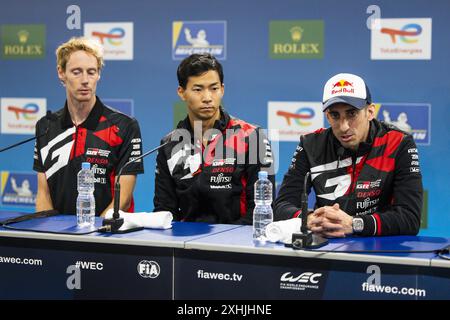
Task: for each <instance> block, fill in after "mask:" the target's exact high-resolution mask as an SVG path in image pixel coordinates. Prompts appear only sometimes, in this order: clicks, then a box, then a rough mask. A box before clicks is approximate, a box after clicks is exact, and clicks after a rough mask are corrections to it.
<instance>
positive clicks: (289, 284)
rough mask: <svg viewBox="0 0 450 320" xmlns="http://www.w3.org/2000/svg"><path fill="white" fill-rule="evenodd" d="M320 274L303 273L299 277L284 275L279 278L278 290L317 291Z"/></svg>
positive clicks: (289, 274)
mask: <svg viewBox="0 0 450 320" xmlns="http://www.w3.org/2000/svg"><path fill="white" fill-rule="evenodd" d="M321 277H322V273H314V272H303V273H302V274H300V275H293V274H292V273H291V272H286V273H284V274H283V275H282V276H281V278H280V289H288V290H302V291H303V290H305V289H319V282H320V279H321Z"/></svg>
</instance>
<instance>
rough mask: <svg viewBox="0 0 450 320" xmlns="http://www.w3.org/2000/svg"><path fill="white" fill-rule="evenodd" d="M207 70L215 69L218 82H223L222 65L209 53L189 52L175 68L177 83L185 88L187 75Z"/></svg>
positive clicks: (194, 74)
mask: <svg viewBox="0 0 450 320" xmlns="http://www.w3.org/2000/svg"><path fill="white" fill-rule="evenodd" d="M209 70H214V71H217V73H218V74H219V78H220V84H223V70H222V65H221V64H220V63H219V61H217V59H216V58H215V57H214V56H213V55H211V54H209V53H204V54H196V53H195V54H191V55H190V56H189V57H187V58H185V59H184V60H183V61H181V63H180V65H179V66H178V69H177V78H178V84H179V85H180V87H182V88H183V89H186V84H187V82H188V80H189V77H192V76H194V77H196V76H199V75H202V74H204V73H205V72H208V71H209Z"/></svg>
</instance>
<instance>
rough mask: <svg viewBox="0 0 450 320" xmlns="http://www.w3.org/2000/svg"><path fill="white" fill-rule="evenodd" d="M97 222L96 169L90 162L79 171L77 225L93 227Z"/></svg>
mask: <svg viewBox="0 0 450 320" xmlns="http://www.w3.org/2000/svg"><path fill="white" fill-rule="evenodd" d="M94 222H95V198H94V171H92V170H91V164H90V163H89V162H83V163H82V164H81V170H80V172H78V197H77V225H78V226H79V227H93V226H94Z"/></svg>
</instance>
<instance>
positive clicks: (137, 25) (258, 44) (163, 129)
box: [0, 0, 450, 236]
mask: <svg viewBox="0 0 450 320" xmlns="http://www.w3.org/2000/svg"><path fill="white" fill-rule="evenodd" d="M71 4H73V1H50V0H43V1H25V0H16V1H3V0H2V1H0V26H1V27H4V26H5V25H19V24H43V25H45V27H46V29H45V57H44V58H42V59H6V58H4V57H3V56H0V98H8V97H14V98H22V97H23V98H26V97H34V98H46V99H47V109H49V110H52V111H56V110H57V109H59V108H60V107H62V105H63V103H64V99H65V91H64V89H63V88H62V87H61V85H60V83H59V81H58V78H57V74H56V66H55V64H56V63H55V55H54V51H55V49H56V47H57V46H58V45H59V44H61V43H62V42H64V41H66V40H68V39H69V38H70V37H72V36H81V35H83V24H84V23H86V22H112V23H115V22H133V23H134V37H133V39H134V50H133V51H134V57H133V60H122V61H114V60H107V61H106V66H105V68H104V70H103V73H102V78H101V80H100V82H99V85H98V89H97V93H98V95H99V96H100V97H102V98H104V99H128V100H132V108H131V109H133V110H134V116H135V117H136V118H137V119H138V120H139V122H140V125H141V131H142V136H143V145H144V149H145V150H149V149H150V148H153V147H154V146H156V145H158V144H159V141H160V138H161V137H162V136H163V135H165V134H166V133H167V132H169V131H170V130H171V129H172V127H173V117H174V115H173V106H174V104H175V103H176V102H177V101H178V100H179V99H178V96H177V95H176V88H177V80H176V68H177V65H178V63H179V60H174V59H173V56H172V45H173V44H172V24H173V22H175V21H226V40H225V47H226V58H225V59H224V60H222V63H223V66H224V71H225V81H224V82H225V98H224V105H225V106H226V108H227V110H228V111H229V112H230V113H231V114H233V115H234V116H236V117H240V118H242V119H245V120H248V121H250V122H253V123H257V124H259V125H261V126H263V127H265V128H267V126H268V116H267V113H268V112H267V105H268V102H269V101H320V100H321V97H322V87H323V84H324V82H325V81H326V80H327V79H328V78H329V77H330V76H331V75H334V74H336V73H339V72H350V73H355V74H359V75H361V76H362V77H363V78H365V79H366V81H367V83H368V85H369V87H370V89H371V91H372V96H373V98H374V100H375V102H379V103H383V102H386V103H390V104H392V103H394V104H395V103H399V104H401V103H411V104H429V105H430V106H431V108H430V109H431V111H430V116H431V119H430V127H429V128H428V132H429V133H431V140H430V144H429V145H419V153H420V164H421V169H422V174H423V183H424V188H425V189H426V190H427V194H428V201H427V208H426V209H427V210H426V212H425V213H426V217H427V220H426V221H425V222H424V226H426V228H424V229H422V230H421V234H422V235H436V236H437V235H439V236H449V230H450V219H449V216H450V215H449V213H448V208H449V207H450V200H449V199H450V197H449V187H448V185H447V182H448V181H449V179H450V170H449V168H448V160H446V158H447V157H449V156H450V153H449V145H450V143H449V142H450V141H449V137H450V129H449V126H448V121H449V120H450V117H449V110H450V102H449V101H450V78H449V77H448V72H449V71H450V60H449V58H448V57H449V52H450V36H449V31H448V30H449V28H448V27H449V21H450V2H449V1H448V0H428V1H419V0H416V1H410V0H399V1H362V0H346V1H338V2H336V1H333V0H320V1H319V0H318V1H310V0H308V1H302V0H291V1H290V0H278V1H261V0H239V1H238V0H228V1H216V0H204V1H203V0H191V1H180V0H167V1H139V0H128V1H106V0H99V1H88V0H78V1H77V3H76V4H77V5H78V6H79V8H80V9H81V11H80V13H81V15H80V17H81V28H80V29H74V30H69V29H68V28H67V19H68V18H69V17H70V14H67V13H66V10H67V8H68V7H69V6H70V5H71ZM373 4H375V5H377V6H378V7H379V9H380V13H381V18H432V55H431V60H371V31H370V30H369V29H368V28H367V25H366V22H367V19H368V18H369V16H370V14H368V13H366V10H367V8H368V7H369V6H370V5H373ZM274 20H322V21H323V26H324V38H323V39H324V40H323V41H324V44H323V58H321V59H271V56H270V52H269V31H270V30H269V28H270V21H274ZM193 35H195V34H194V32H193ZM2 36H3V38H5V36H4V35H2ZM0 40H4V39H0ZM2 50H3V46H2ZM25 137H31V135H18V134H7V133H6V134H5V133H4V134H0V147H3V146H6V145H8V144H11V143H13V142H16V141H19V140H21V139H23V138H25ZM295 147H296V143H295V142H280V143H279V150H278V152H277V158H278V160H279V170H278V173H277V181H278V182H281V180H282V177H283V175H284V173H285V172H286V170H287V167H288V165H289V163H290V159H291V156H292V153H293V152H294V150H295ZM32 155H33V144H32V143H31V144H28V145H25V146H22V147H19V148H17V149H15V150H11V151H9V152H8V153H3V154H0V170H1V171H6V172H26V171H32V169H31V168H32V160H33V156H32ZM154 159H155V157H154V156H150V157H148V158H147V159H146V160H145V174H144V175H140V176H139V178H138V183H137V186H136V191H135V200H136V210H138V211H150V210H152V209H153V203H152V199H153V191H154V187H153V180H154V164H155V161H154ZM3 184H5V182H4V183H3ZM3 188H4V185H3V186H2V190H3ZM3 208H11V207H6V206H3ZM21 210H22V209H21Z"/></svg>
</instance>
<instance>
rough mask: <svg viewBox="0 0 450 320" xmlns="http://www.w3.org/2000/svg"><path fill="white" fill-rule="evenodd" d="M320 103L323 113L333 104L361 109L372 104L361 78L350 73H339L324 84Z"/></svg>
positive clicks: (367, 89)
mask: <svg viewBox="0 0 450 320" xmlns="http://www.w3.org/2000/svg"><path fill="white" fill-rule="evenodd" d="M322 102H323V111H325V110H326V109H327V108H328V107H329V106H331V105H333V104H335V103H345V104H349V105H351V106H353V107H355V108H358V109H362V108H364V107H365V106H366V105H368V104H371V103H372V97H371V95H370V91H369V88H368V87H367V85H366V83H365V82H364V80H363V79H362V78H361V77H358V76H357V75H354V74H351V73H339V74H337V75H335V76H333V77H332V78H330V79H329V80H328V81H327V83H326V84H325V86H324V88H323V99H322Z"/></svg>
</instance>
